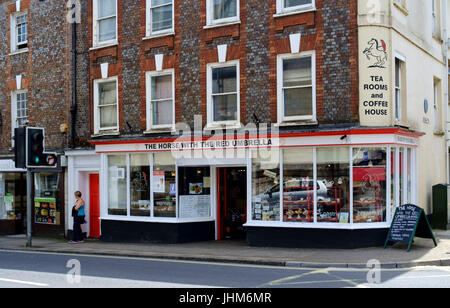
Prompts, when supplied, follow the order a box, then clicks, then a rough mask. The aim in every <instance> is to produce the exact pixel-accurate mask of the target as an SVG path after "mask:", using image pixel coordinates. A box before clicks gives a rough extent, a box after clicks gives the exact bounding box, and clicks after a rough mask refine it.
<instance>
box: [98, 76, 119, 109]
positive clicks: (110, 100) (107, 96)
mask: <svg viewBox="0 0 450 308" xmlns="http://www.w3.org/2000/svg"><path fill="white" fill-rule="evenodd" d="M98 94H99V105H100V106H101V105H111V104H116V100H117V92H116V82H115V81H111V82H103V83H99V84H98Z"/></svg>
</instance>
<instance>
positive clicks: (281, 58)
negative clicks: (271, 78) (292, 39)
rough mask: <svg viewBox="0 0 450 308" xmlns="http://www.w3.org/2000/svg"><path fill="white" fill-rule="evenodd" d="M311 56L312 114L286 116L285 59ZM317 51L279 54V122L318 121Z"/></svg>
mask: <svg viewBox="0 0 450 308" xmlns="http://www.w3.org/2000/svg"><path fill="white" fill-rule="evenodd" d="M306 57H311V79H312V80H311V81H312V115H307V116H292V117H285V116H284V95H283V90H284V87H283V77H284V73H283V61H284V60H291V59H300V58H306ZM316 91H317V90H316V52H315V51H305V52H301V53H298V54H291V53H290V54H281V55H278V56H277V110H278V124H281V123H285V122H293V121H313V122H314V121H316V116H317V115H316V109H317V107H316V96H317V94H316Z"/></svg>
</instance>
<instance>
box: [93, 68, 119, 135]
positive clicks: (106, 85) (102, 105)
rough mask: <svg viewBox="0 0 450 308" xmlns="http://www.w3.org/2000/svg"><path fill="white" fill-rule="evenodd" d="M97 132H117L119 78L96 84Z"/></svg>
mask: <svg viewBox="0 0 450 308" xmlns="http://www.w3.org/2000/svg"><path fill="white" fill-rule="evenodd" d="M94 92H95V93H94V104H95V107H96V108H95V123H94V124H95V131H96V133H98V132H99V131H105V130H117V126H118V125H117V124H118V104H117V101H118V98H117V96H118V91H117V77H113V78H109V79H107V80H96V81H95V82H94Z"/></svg>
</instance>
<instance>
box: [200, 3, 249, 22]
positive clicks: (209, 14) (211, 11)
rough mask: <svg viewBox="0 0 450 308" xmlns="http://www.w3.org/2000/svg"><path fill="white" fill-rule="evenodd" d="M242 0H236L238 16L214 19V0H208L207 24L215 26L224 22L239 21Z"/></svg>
mask: <svg viewBox="0 0 450 308" xmlns="http://www.w3.org/2000/svg"><path fill="white" fill-rule="evenodd" d="M240 12H241V10H240V0H236V16H234V17H228V18H221V19H214V4H213V0H206V25H207V26H215V25H222V24H231V23H237V22H239V21H240V15H241V14H240Z"/></svg>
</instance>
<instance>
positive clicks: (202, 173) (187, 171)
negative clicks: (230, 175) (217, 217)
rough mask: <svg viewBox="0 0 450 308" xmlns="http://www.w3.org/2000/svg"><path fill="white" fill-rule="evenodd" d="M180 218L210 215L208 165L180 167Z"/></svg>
mask: <svg viewBox="0 0 450 308" xmlns="http://www.w3.org/2000/svg"><path fill="white" fill-rule="evenodd" d="M179 170H180V175H179V178H178V179H179V180H178V181H179V183H178V191H179V195H180V198H179V203H178V204H179V208H180V210H179V211H180V215H179V216H180V218H199V217H211V170H210V167H187V168H180V169H179Z"/></svg>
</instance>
